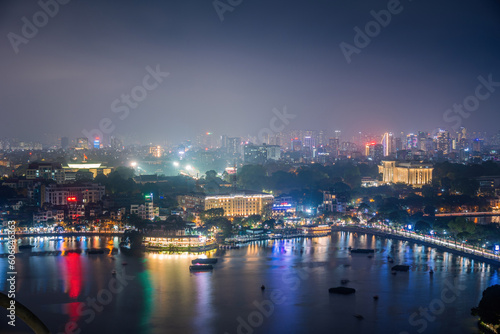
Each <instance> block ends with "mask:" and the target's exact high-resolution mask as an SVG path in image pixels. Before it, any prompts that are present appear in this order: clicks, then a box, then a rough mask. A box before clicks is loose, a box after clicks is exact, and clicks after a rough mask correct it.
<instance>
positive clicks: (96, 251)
mask: <svg viewBox="0 0 500 334" xmlns="http://www.w3.org/2000/svg"><path fill="white" fill-rule="evenodd" d="M86 252H87V254H104V249H100V248H90V249H87V251H86Z"/></svg>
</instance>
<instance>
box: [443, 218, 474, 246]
mask: <svg viewBox="0 0 500 334" xmlns="http://www.w3.org/2000/svg"><path fill="white" fill-rule="evenodd" d="M448 228H449V229H450V232H451V234H452V235H453V237H454V239H455V241H456V240H457V238H461V239H466V238H467V237H468V236H470V235H472V234H473V233H474V231H475V230H476V224H474V223H473V222H471V221H468V220H467V219H465V218H463V217H457V218H455V219H453V220H452V221H450V222H449V223H448Z"/></svg>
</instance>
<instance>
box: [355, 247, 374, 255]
mask: <svg viewBox="0 0 500 334" xmlns="http://www.w3.org/2000/svg"><path fill="white" fill-rule="evenodd" d="M351 253H362V254H367V253H375V250H374V249H369V248H353V249H351Z"/></svg>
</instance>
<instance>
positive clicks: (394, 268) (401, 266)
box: [391, 264, 410, 272]
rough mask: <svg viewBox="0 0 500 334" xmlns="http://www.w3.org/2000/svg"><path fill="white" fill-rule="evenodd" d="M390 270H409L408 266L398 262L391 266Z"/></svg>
mask: <svg viewBox="0 0 500 334" xmlns="http://www.w3.org/2000/svg"><path fill="white" fill-rule="evenodd" d="M391 270H392V271H405V272H406V271H408V270H410V266H407V265H404V264H398V265H395V266H394V267H392V268H391Z"/></svg>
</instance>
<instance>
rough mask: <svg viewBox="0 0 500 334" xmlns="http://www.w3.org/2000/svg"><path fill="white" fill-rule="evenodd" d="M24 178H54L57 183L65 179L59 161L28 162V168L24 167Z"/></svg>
mask: <svg viewBox="0 0 500 334" xmlns="http://www.w3.org/2000/svg"><path fill="white" fill-rule="evenodd" d="M26 179H27V180H34V179H44V180H54V181H56V182H57V183H63V182H64V180H65V175H64V169H63V167H62V166H61V164H59V163H52V162H45V163H44V162H38V163H32V164H29V166H28V168H27V169H26Z"/></svg>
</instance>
